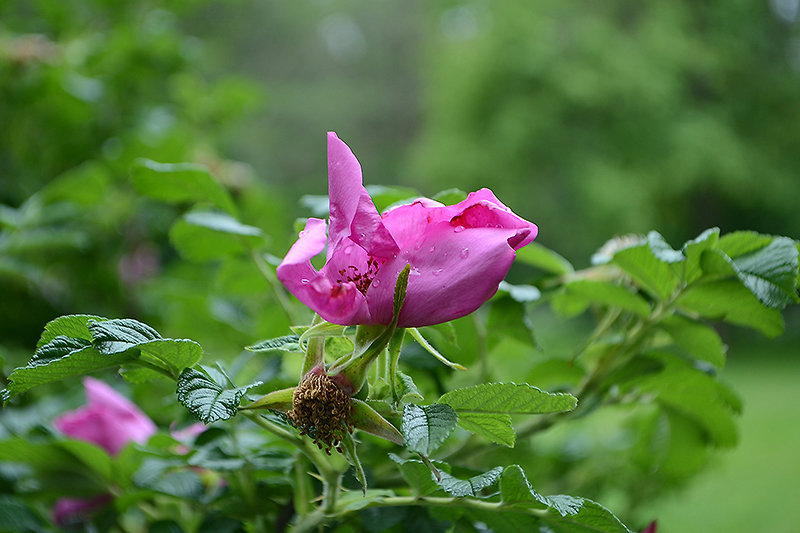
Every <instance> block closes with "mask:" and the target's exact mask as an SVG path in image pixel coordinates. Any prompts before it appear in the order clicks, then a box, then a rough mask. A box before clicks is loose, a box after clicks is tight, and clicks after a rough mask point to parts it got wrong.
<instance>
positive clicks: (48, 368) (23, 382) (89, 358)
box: [2, 347, 136, 402]
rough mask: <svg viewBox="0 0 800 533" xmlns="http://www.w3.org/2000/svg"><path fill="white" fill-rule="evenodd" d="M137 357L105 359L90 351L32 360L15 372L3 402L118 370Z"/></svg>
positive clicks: (108, 356)
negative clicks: (66, 381) (31, 391)
mask: <svg viewBox="0 0 800 533" xmlns="http://www.w3.org/2000/svg"><path fill="white" fill-rule="evenodd" d="M135 357H136V355H135V354H132V353H129V352H122V353H117V354H114V355H104V354H101V353H99V352H98V351H97V350H95V349H94V348H92V347H87V348H83V349H82V350H76V351H72V352H69V353H67V354H65V355H63V356H62V357H59V358H58V359H48V360H38V359H33V360H31V362H30V363H28V366H25V367H21V368H17V369H15V370H14V371H13V372H12V373H11V375H10V376H9V377H8V381H9V383H8V387H7V388H6V389H5V390H4V391H3V393H2V394H3V401H4V402H5V401H8V400H9V399H10V398H12V397H14V396H16V395H17V394H20V393H22V392H25V391H27V390H29V389H32V388H33V387H36V386H38V385H42V384H44V383H49V382H51V381H57V380H60V379H64V378H68V377H72V376H80V375H83V374H88V373H89V372H94V371H95V370H101V369H103V368H109V367H113V366H117V365H120V364H122V363H125V362H128V361H131V360H132V359H134V358H135Z"/></svg>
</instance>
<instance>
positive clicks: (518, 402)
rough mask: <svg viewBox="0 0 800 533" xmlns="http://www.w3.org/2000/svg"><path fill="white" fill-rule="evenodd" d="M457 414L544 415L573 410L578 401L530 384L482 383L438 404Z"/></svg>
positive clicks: (450, 393)
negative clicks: (448, 407) (451, 409)
mask: <svg viewBox="0 0 800 533" xmlns="http://www.w3.org/2000/svg"><path fill="white" fill-rule="evenodd" d="M437 403H440V404H447V405H449V406H450V407H452V408H453V409H454V410H455V411H456V412H457V413H459V414H461V413H475V414H528V415H532V414H543V413H560V412H564V411H571V410H572V409H574V408H575V406H576V405H577V403H578V400H577V399H576V398H575V397H574V396H573V395H571V394H566V393H563V392H558V393H552V392H545V391H542V390H540V389H537V388H536V387H533V386H531V385H528V384H527V383H522V384H516V383H482V384H480V385H474V386H472V387H465V388H463V389H456V390H452V391H450V392H447V393H445V394H443V395H442V397H441V398H439V400H438V401H437Z"/></svg>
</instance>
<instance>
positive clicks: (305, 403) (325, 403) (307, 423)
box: [287, 370, 353, 455]
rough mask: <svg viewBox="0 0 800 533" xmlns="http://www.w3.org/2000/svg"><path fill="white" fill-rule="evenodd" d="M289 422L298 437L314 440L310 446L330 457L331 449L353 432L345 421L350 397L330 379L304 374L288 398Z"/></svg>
mask: <svg viewBox="0 0 800 533" xmlns="http://www.w3.org/2000/svg"><path fill="white" fill-rule="evenodd" d="M287 416H288V417H289V420H291V422H292V424H294V426H295V427H297V428H298V429H300V434H301V435H308V436H309V437H311V438H313V439H314V444H316V445H317V446H319V447H320V449H323V448H324V449H325V451H326V452H327V453H328V455H330V453H331V452H330V451H331V448H334V447H335V448H336V449H337V450H340V448H339V443H340V442H341V441H342V439H343V438H344V436H345V434H346V433H350V432H352V431H353V426H352V425H351V424H350V422H349V418H350V396H348V395H347V394H346V393H345V392H344V391H343V390H342V389H341V387H339V385H337V384H336V382H334V380H333V379H331V377H330V376H328V375H327V374H324V373H322V372H315V371H314V370H312V371H311V372H309V373H308V374H306V375H305V376H304V377H303V379H302V380H301V381H300V384H299V385H298V386H297V389H295V391H294V395H293V396H292V408H291V409H290V410H289V412H288V413H287Z"/></svg>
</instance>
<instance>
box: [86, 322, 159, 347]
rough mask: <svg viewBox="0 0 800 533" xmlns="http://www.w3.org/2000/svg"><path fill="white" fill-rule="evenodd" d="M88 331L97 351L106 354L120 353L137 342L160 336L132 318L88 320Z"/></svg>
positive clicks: (140, 342)
mask: <svg viewBox="0 0 800 533" xmlns="http://www.w3.org/2000/svg"><path fill="white" fill-rule="evenodd" d="M89 331H90V332H91V334H92V340H93V343H94V346H95V348H97V351H98V352H100V353H102V354H106V355H111V354H116V353H121V352H124V351H125V350H129V349H131V348H133V347H134V346H136V345H138V344H142V343H145V342H148V341H152V340H156V339H160V338H161V335H160V334H159V333H158V332H157V331H156V330H155V329H153V328H151V327H150V326H148V325H147V324H144V323H142V322H139V321H138V320H133V319H132V318H115V319H112V320H103V321H102V322H100V321H96V320H90V321H89Z"/></svg>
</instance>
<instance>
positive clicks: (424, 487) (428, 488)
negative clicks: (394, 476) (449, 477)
mask: <svg viewBox="0 0 800 533" xmlns="http://www.w3.org/2000/svg"><path fill="white" fill-rule="evenodd" d="M389 457H390V458H391V460H392V461H394V462H395V463H397V467H398V468H399V469H400V474H401V475H402V476H403V479H405V480H406V483H408V485H409V487H411V490H412V491H413V493H414V495H415V496H428V495H429V494H432V493H434V492H436V491H437V490H441V487H439V485H438V483H436V480H435V479H434V476H433V472H431V469H430V468H428V466H427V465H426V464H425V463H423V462H422V461H420V460H418V459H401V458H400V457H398V456H397V455H395V454H393V453H390V454H389ZM437 468H438V466H437ZM440 473H441V470H440Z"/></svg>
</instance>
